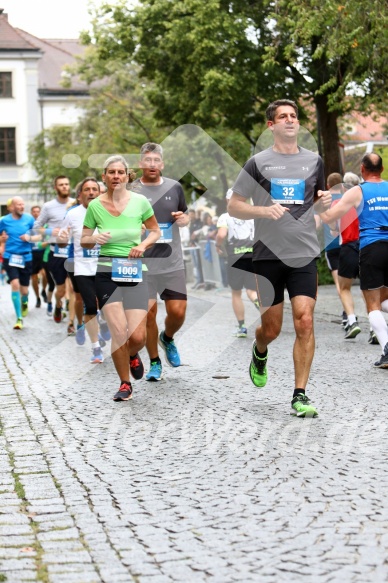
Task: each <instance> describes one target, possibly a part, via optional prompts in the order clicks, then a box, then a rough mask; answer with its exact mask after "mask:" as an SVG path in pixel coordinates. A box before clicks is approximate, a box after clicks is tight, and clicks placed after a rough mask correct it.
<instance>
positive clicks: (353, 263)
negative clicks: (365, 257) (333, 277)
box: [338, 241, 360, 279]
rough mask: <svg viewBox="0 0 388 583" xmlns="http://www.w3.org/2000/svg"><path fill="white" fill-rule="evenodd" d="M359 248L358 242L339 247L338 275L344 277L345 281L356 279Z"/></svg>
mask: <svg viewBox="0 0 388 583" xmlns="http://www.w3.org/2000/svg"><path fill="white" fill-rule="evenodd" d="M359 256H360V251H359V246H358V241H357V242H356V241H355V242H352V243H344V244H343V245H341V249H340V256H339V265H338V275H340V276H341V277H346V278H347V279H355V278H356V277H358V272H359V268H358V264H359Z"/></svg>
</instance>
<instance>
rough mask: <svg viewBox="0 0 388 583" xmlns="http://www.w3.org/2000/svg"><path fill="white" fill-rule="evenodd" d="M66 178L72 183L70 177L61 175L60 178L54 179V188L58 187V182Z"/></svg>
mask: <svg viewBox="0 0 388 583" xmlns="http://www.w3.org/2000/svg"><path fill="white" fill-rule="evenodd" d="M64 178H65V179H66V180H69V182H70V179H69V177H68V176H65V175H64V174H60V175H59V176H56V177H55V178H54V186H56V185H57V182H58V180H63V179H64Z"/></svg>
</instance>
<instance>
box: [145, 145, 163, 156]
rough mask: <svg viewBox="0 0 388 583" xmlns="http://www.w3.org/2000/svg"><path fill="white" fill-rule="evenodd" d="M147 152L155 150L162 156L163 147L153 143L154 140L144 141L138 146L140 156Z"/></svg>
mask: <svg viewBox="0 0 388 583" xmlns="http://www.w3.org/2000/svg"><path fill="white" fill-rule="evenodd" d="M147 152H156V154H159V155H160V157H161V158H163V148H162V146H161V145H160V144H155V142H146V143H145V144H143V145H142V147H141V148H140V158H143V157H144V155H145V154H146V153H147Z"/></svg>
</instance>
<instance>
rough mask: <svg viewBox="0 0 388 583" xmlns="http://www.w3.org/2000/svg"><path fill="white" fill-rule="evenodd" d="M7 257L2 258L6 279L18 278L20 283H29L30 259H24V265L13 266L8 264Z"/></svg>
mask: <svg viewBox="0 0 388 583" xmlns="http://www.w3.org/2000/svg"><path fill="white" fill-rule="evenodd" d="M8 262H9V259H3V269H5V271H6V273H7V276H8V280H9V281H10V282H11V281H12V280H14V279H18V280H19V283H20V285H22V286H23V287H28V286H29V285H30V277H31V272H32V261H26V262H25V264H24V267H23V268H21V267H14V266H13V265H9V264H8Z"/></svg>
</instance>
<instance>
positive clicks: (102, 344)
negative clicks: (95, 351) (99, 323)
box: [98, 334, 106, 348]
mask: <svg viewBox="0 0 388 583" xmlns="http://www.w3.org/2000/svg"><path fill="white" fill-rule="evenodd" d="M98 341H99V343H100V347H101V348H104V346H106V342H105V340H104V339H103V337H102V336H101V334H99V335H98Z"/></svg>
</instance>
